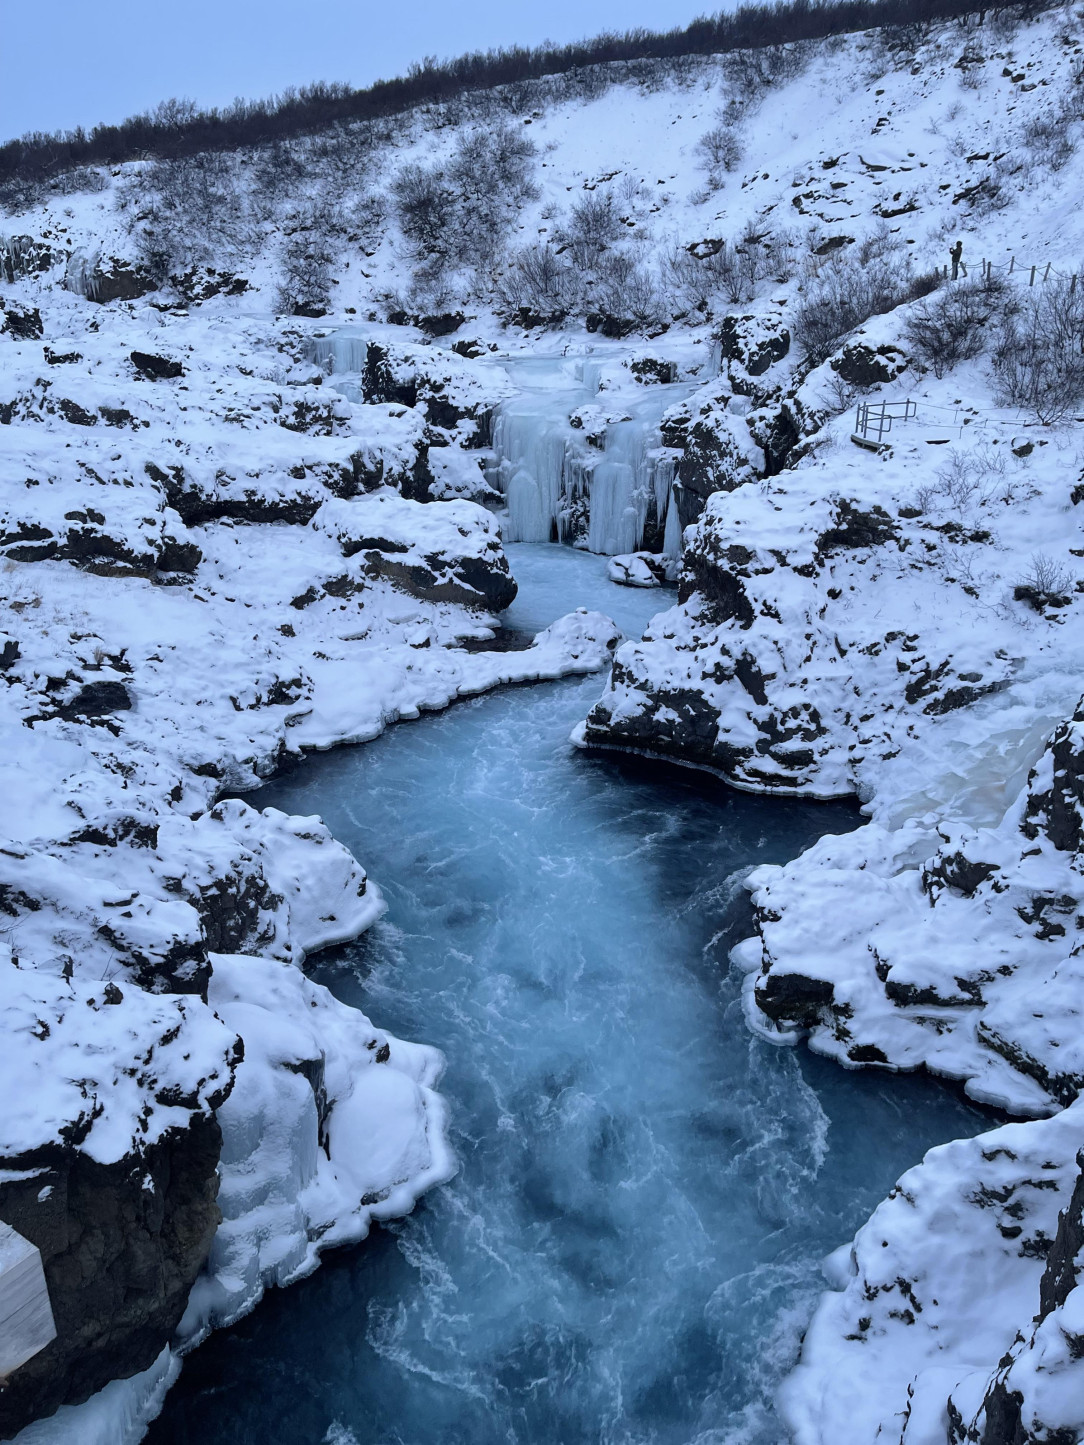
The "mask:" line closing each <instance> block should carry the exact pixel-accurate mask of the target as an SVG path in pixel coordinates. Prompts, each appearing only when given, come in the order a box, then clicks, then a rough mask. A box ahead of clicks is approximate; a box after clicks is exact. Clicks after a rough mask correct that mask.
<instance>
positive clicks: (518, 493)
mask: <svg viewBox="0 0 1084 1445" xmlns="http://www.w3.org/2000/svg"><path fill="white" fill-rule="evenodd" d="M509 371H510V372H511V374H512V376H513V378H514V379H515V380H517V381H519V382H521V384H522V385H523V390H522V391H521V393H520V394H519V395H518V396H517V397H514V398H513V399H512V400H510V401H506V402H504V403H502V404H501V406H500V407H499V408H498V409H497V414H496V417H495V419H494V425H493V451H494V456H495V461H494V465H493V468H492V471H491V474H490V476H491V480H492V481H493V482H494V483H495V485H496V486H497V487H498V488H499V490H500V491H501V492H502V493H503V495H504V497H505V500H506V502H507V505H508V520H507V522H506V523H505V527H504V535H505V540H506V541H509V542H548V541H551V540H559V541H573V542H575V543H576V544H577V545H579V546H585V547H586V548H587V549H588V550H589V551H591V552H601V553H605V554H607V555H609V556H614V555H617V554H620V553H623V552H634V551H636V550H637V549H638V548H639V547H640V546H641V545H642V544H643V540H644V528H645V525H646V524H647V521H648V516H649V512H650V511H651V510H652V503H653V504H654V507H653V510H654V520H655V522H656V524H657V526H658V527H659V528H663V527H664V525H665V522H666V519H667V516H668V513H669V512H670V510H671V508H670V496H671V491H672V488H673V480H674V463H673V459H672V458H671V457H670V456H668V455H667V453H666V452H665V450H664V448H663V447H662V445H661V437H660V434H659V422H660V420H661V418H662V414H663V412H664V411H665V410H666V409H667V407H669V406H670V405H672V404H673V402H675V401H677V400H680V399H681V398H682V397H683V396H684V395H686V394H687V392H688V390H689V388H688V387H687V386H685V385H681V384H670V385H662V386H652V387H650V388H648V389H647V390H645V391H643V392H642V393H640V394H638V395H635V396H634V397H633V398H632V399H631V401H630V399H629V398H628V397H627V396H624V397H620V398H618V397H616V396H615V397H614V398H613V409H614V410H615V411H619V412H624V414H625V415H624V417H623V419H620V420H614V421H612V422H610V423H609V424H606V425H605V426H604V428H603V430H602V432H601V438H602V448H601V453H600V451H599V448H598V439H599V436H600V433H599V432H598V431H595V432H592V431H591V430H590V428H585V427H583V426H579V427H574V426H573V425H572V424H571V422H570V420H569V418H570V416H571V415H573V414H574V413H575V412H576V411H577V410H578V409H579V408H582V407H584V406H585V405H587V404H589V403H590V402H592V401H594V400H596V398H597V396H598V387H599V383H600V379H601V374H602V366H601V363H599V362H596V361H589V360H586V359H585V360H580V361H576V362H572V363H570V362H569V360H567V359H566V358H564V357H553V358H544V357H533V358H531V359H530V361H529V362H527V363H524V362H516V363H512V364H509ZM607 399H608V398H607ZM669 540H670V542H671V543H672V545H673V546H674V548H675V549H678V548H680V529H678V528H676V526H672V527H671V528H670V533H669ZM670 555H675V556H676V555H677V550H675V551H674V552H673V553H672V554H670Z"/></svg>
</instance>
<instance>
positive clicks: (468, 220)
mask: <svg viewBox="0 0 1084 1445" xmlns="http://www.w3.org/2000/svg"><path fill="white" fill-rule="evenodd" d="M534 155H535V147H534V146H533V145H532V143H531V142H530V141H529V140H528V139H526V138H525V137H524V136H522V135H520V134H519V132H518V131H516V130H513V128H512V127H511V126H510V125H509V124H508V123H507V122H506V121H499V122H498V123H496V124H492V123H490V124H487V125H479V126H476V127H475V128H474V129H473V130H470V131H467V132H466V133H464V134H463V135H461V136H460V138H459V141H458V143H457V145H456V148H455V150H454V151H453V153H452V155H451V157H450V159H449V161H448V162H447V164H446V165H443V166H442V165H432V166H425V165H418V164H410V165H406V166H404V167H403V168H402V170H400V171H399V173H398V175H397V176H396V177H395V178H394V180H393V181H392V184H391V196H392V201H393V204H394V207H395V211H396V216H397V219H398V221H399V228H400V230H401V231H402V233H403V236H404V238H405V239H406V241H407V243H408V246H409V247H410V250H411V252H412V254H413V256H414V258H415V260H416V261H417V262H418V264H419V266H420V267H422V268H424V270H425V271H426V273H427V274H432V275H435V274H436V272H437V271H439V270H440V269H441V268H443V267H449V266H469V267H473V268H475V269H488V268H489V267H490V266H491V265H492V262H493V258H494V256H495V255H496V253H497V250H498V248H499V246H500V244H501V242H502V239H503V237H504V236H505V234H506V233H507V232H508V230H510V228H511V226H512V224H513V221H514V219H515V216H516V214H517V212H518V210H519V208H520V207H521V206H523V205H524V203H525V202H526V201H527V200H530V199H533V197H534V196H536V195H537V188H536V187H535V184H534V179H533V173H532V167H531V161H532V159H533V157H534Z"/></svg>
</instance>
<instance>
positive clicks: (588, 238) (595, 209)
mask: <svg viewBox="0 0 1084 1445" xmlns="http://www.w3.org/2000/svg"><path fill="white" fill-rule="evenodd" d="M559 234H560V239H561V241H562V242H563V243H564V244H565V245H566V246H568V247H569V249H570V250H571V252H572V257H573V261H574V262H575V264H576V265H577V266H593V265H594V264H595V263H596V262H597V260H598V258H599V257H600V256H601V255H602V252H603V251H605V249H606V247H607V246H610V245H612V244H613V242H614V241H616V240H617V239H618V237H619V236H622V235H623V234H624V226H623V225H622V223H621V217H620V216H619V215H618V213H617V207H616V206H615V205H614V198H613V196H611V195H610V193H609V191H589V192H588V193H587V195H585V196H584V197H583V199H582V200H579V201H576V202H575V204H574V205H573V207H572V210H571V212H570V214H569V218H568V220H567V222H566V223H565V225H564V226H563V227H562V228H561V231H560V233H559Z"/></svg>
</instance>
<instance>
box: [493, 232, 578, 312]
mask: <svg viewBox="0 0 1084 1445" xmlns="http://www.w3.org/2000/svg"><path fill="white" fill-rule="evenodd" d="M581 289H582V288H581V284H580V278H579V275H578V273H577V272H575V271H573V269H572V268H571V267H570V266H568V265H566V264H565V263H564V262H563V261H562V259H561V258H560V257H559V256H558V255H557V253H556V251H555V250H554V248H553V247H552V246H550V245H543V244H540V243H538V242H535V243H534V244H532V245H529V246H523V247H522V248H521V249H520V250H518V251H515V252H513V253H512V255H511V256H510V257H509V258H508V261H507V263H506V265H505V267H504V270H503V272H502V273H501V275H500V276H499V277H498V279H497V283H496V290H497V296H498V299H499V301H500V302H501V303H502V304H503V305H504V306H505V307H507V309H508V310H510V311H520V310H527V311H529V312H532V313H534V315H536V316H542V317H545V318H547V319H550V320H558V319H559V318H561V317H563V316H567V315H568V313H569V312H570V311H571V310H572V309H573V308H574V307H575V306H576V305H577V303H578V301H579V299H580V291H581Z"/></svg>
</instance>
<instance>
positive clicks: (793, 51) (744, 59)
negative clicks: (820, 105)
mask: <svg viewBox="0 0 1084 1445" xmlns="http://www.w3.org/2000/svg"><path fill="white" fill-rule="evenodd" d="M808 58H809V47H808V46H807V45H805V44H803V43H802V42H800V41H799V42H797V43H795V44H792V45H765V46H761V47H758V48H757V49H756V50H732V51H731V52H730V53H729V54H728V55H724V56H723V60H722V72H723V81H724V83H725V85H726V88H727V90H728V91H729V92H730V99H731V103H732V105H733V106H734V107H735V109H736V111H737V114H735V115H733V118H734V119H738V118H739V117H740V116H741V115H744V114H746V113H747V112H748V111H749V110H751V109H752V108H753V106H755V105H756V104H758V102H759V101H760V100H761V99H762V97H763V96H764V94H765V92H766V91H768V90H770V89H771V88H772V86H773V85H779V84H781V83H782V82H784V81H787V80H792V79H793V78H794V77H795V76H796V75H800V74H801V73H802V71H803V69H804V68H805V65H806V62H807V60H808ZM732 114H733V112H732Z"/></svg>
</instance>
